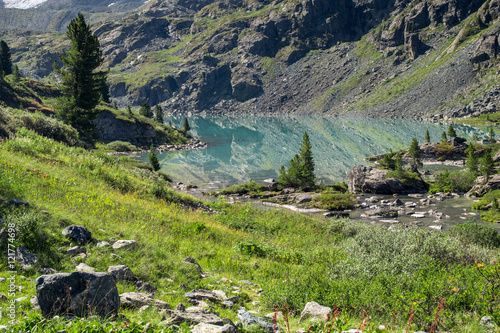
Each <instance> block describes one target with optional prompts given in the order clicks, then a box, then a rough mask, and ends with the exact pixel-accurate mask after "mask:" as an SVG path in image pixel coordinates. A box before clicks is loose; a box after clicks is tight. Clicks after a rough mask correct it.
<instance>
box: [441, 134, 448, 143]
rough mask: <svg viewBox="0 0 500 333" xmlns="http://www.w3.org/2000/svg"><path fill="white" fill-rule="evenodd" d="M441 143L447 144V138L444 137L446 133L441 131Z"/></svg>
mask: <svg viewBox="0 0 500 333" xmlns="http://www.w3.org/2000/svg"><path fill="white" fill-rule="evenodd" d="M441 142H442V143H447V142H448V138H447V137H446V133H445V132H444V131H443V134H441Z"/></svg>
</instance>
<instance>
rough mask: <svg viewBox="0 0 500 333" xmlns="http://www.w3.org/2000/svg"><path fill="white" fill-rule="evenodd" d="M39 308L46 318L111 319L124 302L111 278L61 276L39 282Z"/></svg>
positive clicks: (86, 274) (79, 273)
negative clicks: (94, 316)
mask: <svg viewBox="0 0 500 333" xmlns="http://www.w3.org/2000/svg"><path fill="white" fill-rule="evenodd" d="M36 292H37V297H38V304H39V305H40V309H41V311H42V315H43V316H44V317H47V318H50V317H53V316H56V315H73V316H77V317H85V316H90V315H99V316H103V317H108V316H110V315H116V314H118V309H119V308H120V298H119V296H118V289H117V288H116V284H115V282H114V281H113V278H112V277H111V275H109V274H106V273H84V272H73V273H58V274H52V275H42V276H40V277H39V278H38V279H36Z"/></svg>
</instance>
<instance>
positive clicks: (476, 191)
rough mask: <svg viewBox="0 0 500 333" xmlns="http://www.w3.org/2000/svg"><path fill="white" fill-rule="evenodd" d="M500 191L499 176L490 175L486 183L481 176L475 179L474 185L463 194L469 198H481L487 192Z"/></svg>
mask: <svg viewBox="0 0 500 333" xmlns="http://www.w3.org/2000/svg"><path fill="white" fill-rule="evenodd" d="M498 189H500V174H497V175H492V176H490V177H489V179H488V181H486V178H485V177H483V176H481V177H477V179H476V183H475V184H474V186H473V187H472V189H471V190H470V191H469V192H467V193H466V194H465V196H467V197H470V196H472V195H474V196H478V197H482V196H483V195H485V194H486V193H488V191H490V190H491V191H494V190H498Z"/></svg>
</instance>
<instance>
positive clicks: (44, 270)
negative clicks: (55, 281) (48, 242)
mask: <svg viewBox="0 0 500 333" xmlns="http://www.w3.org/2000/svg"><path fill="white" fill-rule="evenodd" d="M40 272H42V274H43V275H49V274H54V273H57V271H56V270H55V269H53V268H52V267H42V268H40Z"/></svg>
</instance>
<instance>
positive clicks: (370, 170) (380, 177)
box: [347, 165, 427, 194]
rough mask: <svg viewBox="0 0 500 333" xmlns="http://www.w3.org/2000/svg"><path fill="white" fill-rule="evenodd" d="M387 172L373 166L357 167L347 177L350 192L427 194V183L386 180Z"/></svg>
mask: <svg viewBox="0 0 500 333" xmlns="http://www.w3.org/2000/svg"><path fill="white" fill-rule="evenodd" d="M386 174H387V170H380V169H378V168H376V167H373V166H364V165H357V166H355V167H354V168H352V170H351V172H350V173H349V176H348V177H347V186H348V187H349V191H350V192H365V193H376V194H408V193H426V192H427V189H426V186H425V183H424V182H423V181H422V180H420V181H416V182H412V183H402V182H401V181H400V180H398V179H395V178H386V177H385V175H386Z"/></svg>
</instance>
